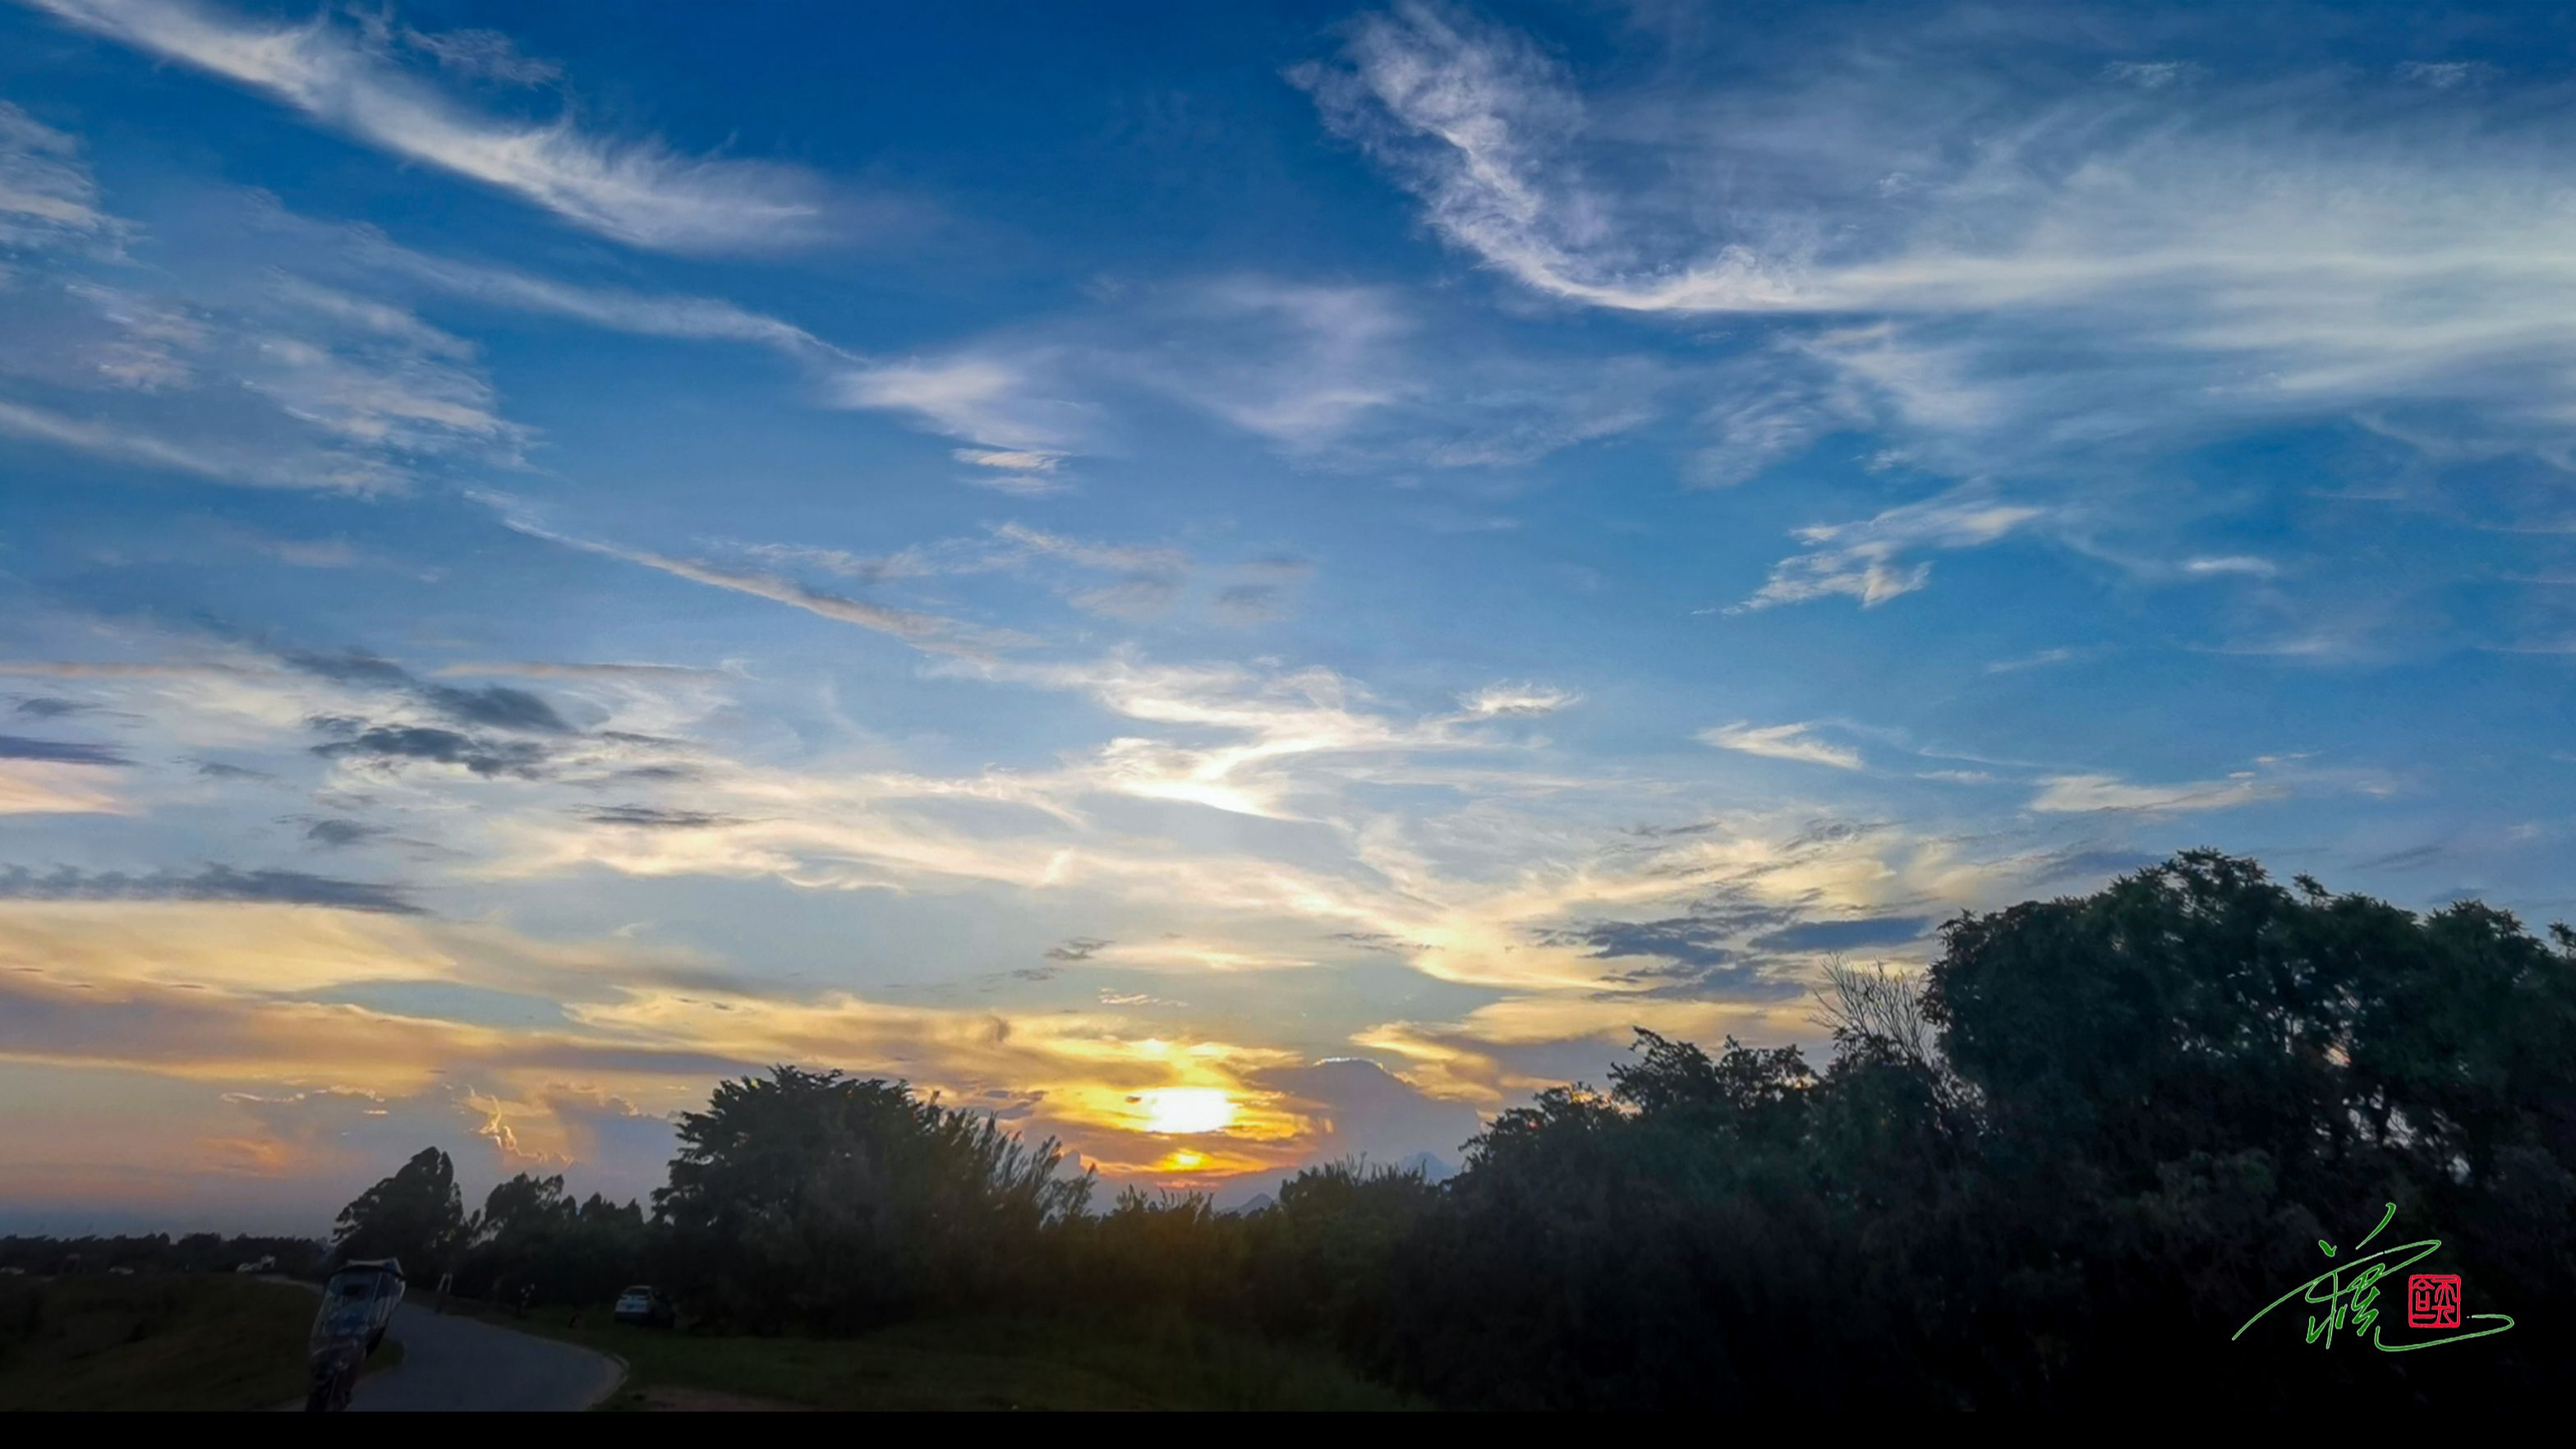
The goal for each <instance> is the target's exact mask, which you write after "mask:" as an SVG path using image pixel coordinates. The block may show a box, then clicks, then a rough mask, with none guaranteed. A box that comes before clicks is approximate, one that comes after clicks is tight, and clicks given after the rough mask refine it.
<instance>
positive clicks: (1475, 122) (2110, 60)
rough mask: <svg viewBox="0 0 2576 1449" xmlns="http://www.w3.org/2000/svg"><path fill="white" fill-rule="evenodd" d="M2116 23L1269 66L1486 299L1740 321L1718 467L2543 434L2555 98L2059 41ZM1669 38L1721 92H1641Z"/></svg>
mask: <svg viewBox="0 0 2576 1449" xmlns="http://www.w3.org/2000/svg"><path fill="white" fill-rule="evenodd" d="M1863 26H1866V27H1867V28H1866V29H1863V28H1862V27H1863ZM2132 28H2133V27H2127V26H2124V25H2123V24H2122V23H2120V22H2117V21H2106V22H2105V23H2104V24H2103V25H2102V26H2100V27H2099V29H2098V32H2097V35H2098V37H2099V38H2091V37H2088V38H2087V39H2085V40H2080V41H2078V42H2076V43H2074V44H2072V45H2071V46H2069V47H2067V48H2065V49H2063V50H2061V51H2059V52H2057V53H2054V54H2048V55H2041V56H2037V57H2032V56H2028V55H2016V56H2015V57H2014V58H2011V59H2005V58H2003V56H2002V52H2001V51H2000V50H1999V49H1998V48H1997V47H1994V46H1993V45H1992V44H1991V43H1990V38H1989V37H1988V35H1987V33H1986V32H1983V31H1981V30H1979V29H1978V28H1976V27H1959V26H1955V25H1949V24H1945V23H1942V22H1939V21H1925V22H1922V23H1918V24H1915V25H1911V26H1904V25H1899V26H1887V25H1883V24H1879V23H1877V22H1861V21H1855V22H1852V23H1851V25H1850V26H1849V27H1848V28H1847V29H1846V30H1845V31H1843V32H1842V33H1840V34H1835V33H1830V32H1828V33H1824V34H1815V33H1808V34H1805V35H1804V36H1803V37H1802V39H1803V40H1804V42H1805V43H1804V44H1802V45H1801V46H1800V48H1799V49H1798V51H1797V52H1796V53H1794V54H1785V55H1784V54H1779V53H1777V52H1776V51H1766V50H1765V49H1764V46H1765V44H1766V39H1767V38H1766V37H1764V36H1762V35H1759V34H1758V33H1745V32H1744V31H1738V30H1736V29H1732V28H1730V27H1726V26H1715V27H1711V28H1710V31H1709V41H1708V45H1709V47H1710V50H1711V51H1712V52H1714V51H1715V50H1717V49H1718V48H1719V47H1724V48H1725V50H1726V51H1727V53H1725V54H1723V55H1720V54H1715V53H1710V54H1706V55H1701V54H1696V53H1688V52H1685V53H1683V54H1678V55H1675V56H1672V57H1670V58H1668V60H1667V63H1666V64H1667V68H1666V70H1664V71H1661V72H1657V73H1656V75H1655V77H1654V79H1653V80H1652V81H1651V82H1643V81H1639V82H1627V81H1625V80H1624V78H1623V77H1622V73H1621V72H1620V71H1619V70H1618V69H1617V68H1616V67H1615V63H1613V62H1607V61H1589V60H1587V62H1586V63H1585V64H1583V65H1582V66H1580V67H1578V66H1577V65H1576V64H1573V63H1570V62H1569V61H1567V60H1565V59H1563V58H1562V52H1560V51H1558V50H1555V49H1552V48H1549V47H1546V46H1543V45H1541V44H1540V43H1538V42H1537V41H1534V40H1533V39H1531V38H1530V37H1528V36H1526V35H1523V34H1521V33H1519V32H1517V31H1514V30H1512V29H1509V28H1507V27H1504V26H1501V25H1498V24H1494V23H1490V22H1488V21H1485V20H1483V19H1480V18H1478V17H1476V16H1473V15H1471V14H1468V13H1466V12H1464V11H1462V10H1459V9H1456V8H1452V7H1448V6H1443V5H1435V4H1404V5H1400V6H1398V7H1396V8H1395V9H1394V10H1393V11H1392V12H1391V13H1384V14H1370V15H1364V16H1362V17H1360V18H1359V19H1357V20H1355V21H1354V22H1352V23H1351V24H1350V25H1348V26H1347V27H1345V29H1344V31H1343V43H1342V45H1341V48H1340V52H1339V54H1338V55H1337V56H1335V57H1334V58H1332V59H1330V60H1326V61H1317V62H1310V63H1307V64H1303V65H1299V66H1297V67H1294V68H1292V69H1291V70H1290V71H1289V73H1288V74H1289V78H1290V79H1291V80H1292V81H1293V82H1294V83H1295V84H1297V85H1299V86H1301V87H1302V88H1304V89H1305V90H1306V91H1307V92H1308V93H1309V94H1310V95H1311V96H1312V97H1313V98H1314V102H1315V105H1316V108H1317V111H1318V114H1319V116H1320V117H1321V119H1322V120H1323V122H1324V124H1325V125H1326V127H1327V128H1328V129H1330V130H1331V131H1332V132H1334V133H1335V134H1336V135H1338V136H1340V137H1342V138H1344V139H1345V140H1347V141H1349V142H1350V143H1352V144H1353V145H1355V146H1356V147H1358V148H1359V149H1360V150H1361V151H1362V152H1363V153H1364V154H1365V155H1367V156H1368V157H1369V158H1371V159H1372V160H1373V161H1374V162H1375V163H1376V164H1378V165H1379V166H1381V167H1382V168H1383V169H1384V170H1385V171H1386V173H1387V174H1388V175H1389V176H1390V177H1391V178H1392V179H1393V180H1394V181H1395V182H1396V183H1397V184H1399V185H1401V186H1402V187H1404V188H1405V189H1406V190H1407V191H1408V192H1410V193H1411V194H1412V195H1413V196H1414V197H1415V198H1416V199H1417V201H1418V202H1419V204H1420V206H1421V209H1422V213H1423V216H1424V218H1425V220H1426V221H1427V222H1428V224H1429V225H1430V227H1431V229H1432V230H1433V231H1434V232H1435V233H1436V234H1437V235H1438V236H1439V237H1441V238H1442V239H1443V240H1444V241H1445V242H1446V243H1448V244H1449V245H1451V246H1453V247H1455V248H1457V249H1458V250H1459V251H1461V252H1462V253H1464V254H1466V255H1468V256H1470V257H1472V258H1474V259H1475V260H1476V261H1478V262H1480V263H1481V264H1483V265H1484V266H1486V267H1488V268H1490V269H1491V270H1492V271H1493V272H1494V273H1496V274H1497V275H1499V276H1501V277H1504V278H1507V279H1508V280H1509V281H1510V282H1511V283H1513V284H1514V285H1516V286H1518V287H1521V288H1525V289H1527V290H1528V291H1530V292H1532V293H1534V294H1537V295H1539V296H1542V297H1546V298H1549V299H1553V300H1556V301H1559V302H1563V303H1566V304H1571V305H1576V306H1582V307H1591V308H1599V309H1605V310H1609V311H1614V312H1620V313H1626V314H1631V315H1636V316H1640V317H1665V318H1675V319H1683V318H1691V319H1705V318H1740V319H1744V320H1745V321H1746V322H1747V323H1748V324H1750V325H1752V326H1754V327H1756V328H1758V329H1759V331H1758V332H1757V333H1756V339H1757V340H1756V341H1754V342H1753V343H1751V344H1749V345H1750V346H1752V347H1753V348H1755V349H1757V350H1767V353H1768V355H1769V357H1770V359H1771V360H1772V361H1773V363H1774V364H1775V365H1774V366H1771V367H1769V368H1766V369H1763V370H1762V371H1759V372H1747V373H1744V374H1742V375H1740V376H1738V377H1735V378H1732V379H1730V383H1729V385H1730V390H1731V395H1730V396H1729V397H1728V398H1727V399H1725V400H1724V401H1722V402H1721V403H1720V404H1719V405H1718V406H1717V408H1716V409H1715V411H1716V412H1717V414H1718V415H1720V416H1722V417H1725V418H1728V419H1735V418H1744V419H1748V420H1749V423H1748V424H1747V425H1745V427H1744V428H1743V429H1739V428H1738V427H1737V426H1736V425H1734V424H1732V423H1730V424H1729V425H1727V427H1726V428H1725V429H1724V431H1727V432H1730V433H1733V432H1737V431H1747V432H1749V434H1750V435H1751V436H1752V437H1753V438H1755V439H1757V440H1758V439H1766V438H1767V439H1769V440H1770V441H1767V442H1764V441H1755V442H1751V443H1747V444H1743V445H1741V450H1742V451H1744V452H1745V453H1746V454H1747V456H1748V457H1750V459H1751V460H1752V461H1751V463H1750V464H1749V465H1747V467H1746V468H1745V469H1744V470H1743V471H1750V470H1752V469H1758V468H1759V467H1760V466H1763V465H1765V464H1767V463H1768V462H1772V461H1777V460H1778V459H1780V458H1783V457H1786V456H1788V455H1790V454H1791V453H1792V452H1794V451H1796V450H1797V449H1798V448H1800V447H1802V446H1803V445H1804V444H1805V443H1806V442H1807V441H1810V440H1812V439H1813V438H1815V437H1817V436H1820V435H1821V434H1822V433H1823V432H1824V431H1827V430H1829V429H1830V427H1831V426H1833V425H1836V424H1840V425H1844V426H1855V427H1857V426H1875V427H1877V428H1880V429H1882V430H1884V431H1886V432H1889V433H1891V434H1893V435H1895V436H1896V437H1897V438H1898V439H1900V440H1901V443H1902V451H1903V452H1905V453H1907V454H1908V455H1910V456H1912V457H1914V458H1915V459H1916V460H1917V461H1918V462H1919V463H1921V464H1922V465H1923V466H1929V467H1934V468H1937V469H1940V470H1942V471H1946V472H1949V473H1952V474H1954V475H1958V476H2007V475H2009V476H2015V477H2021V478H2031V479H2036V480H2039V481H2042V482H2045V483H2048V484H2050V485H2052V486H2059V487H2063V486H2067V484H2068V482H2069V481H2070V480H2068V479H2067V478H2066V477H2065V474H2066V473H2067V472H2069V471H2074V472H2078V473H2079V474H2082V475H2094V476H2098V475H2099V474H2101V473H2103V472H2104V471H2107V470H2108V469H2110V468H2115V467H2118V466H2121V465H2124V464H2128V463H2131V462H2134V461H2135V460H2136V459H2137V458H2138V457H2139V456H2140V454H2141V450H2142V449H2145V448H2148V447H2153V446H2158V445H2162V446H2171V445H2174V444H2176V443H2179V442H2187V441H2189V440H2192V439H2195V438H2199V437H2206V436H2209V435H2211V434H2216V433H2224V432H2227V431H2230V430H2237V429H2243V428H2246V427H2250V426H2254V425H2259V424H2262V423H2266V422H2275V421H2284V420H2287V421H2298V420H2308V419H2320V418H2347V419H2349V418H2355V417H2366V416H2369V415H2373V414H2381V413H2393V414H2401V415H2403V416H2405V417H2407V418H2410V419H2414V420H2417V421H2418V422H2421V423H2424V424H2426V425H2427V426H2425V428H2424V429H2423V432H2425V433H2426V434H2439V433H2450V434H2454V435H2457V434H2460V433H2462V432H2466V433H2467V434H2469V435H2472V436H2475V437H2476V438H2478V439H2479V440H2480V442H2482V443H2484V444H2486V445H2489V446H2502V447H2509V448H2519V449H2527V450H2531V451H2535V452H2537V453H2539V454H2540V455H2542V456H2543V457H2546V458H2552V459H2562V460H2563V459H2565V458H2566V457H2568V456H2569V450H2570V448H2571V446H2576V420H2571V419H2570V418H2569V416H2568V414H2567V412H2566V410H2565V408H2564V406H2563V397H2564V393H2565V383H2566V379H2567V378H2569V377H2570V376H2571V375H2576V326H2571V325H2570V321H2571V319H2576V268H2571V267H2569V266H2567V265H2565V264H2563V260H2562V258H2563V253H2562V252H2561V250H2560V249H2558V248H2556V247H2554V246H2553V245H2552V243H2551V240H2550V239H2551V238H2554V237H2556V236H2560V235H2563V234H2564V233H2565V231H2566V229H2567V226H2568V224H2569V222H2570V220H2571V214H2572V213H2576V203H2571V202H2570V200H2569V199H2568V198H2567V196H2566V195H2565V193H2564V191H2563V189H2562V188H2560V187H2558V186H2556V185H2555V184H2554V182H2553V178H2554V176H2555V175H2556V173H2557V171H2558V169H2559V163H2558V159H2557V158H2558V157H2559V156H2561V155H2562V154H2563V152H2564V150H2565V145H2566V140H2567V137H2568V135H2569V133H2570V129H2571V123H2576V118H2571V115H2570V113H2569V109H2568V105H2567V101H2566V97H2565V96H2564V95H2562V94H2560V93H2557V92H2554V91H2549V90H2546V89H2543V88H2537V87H2534V88H2525V89H2524V90H2522V91H2520V92H2517V93H2515V94H2514V95H2512V96H2511V97H2510V98H2509V99H2506V98H2501V97H2500V92H2501V91H2502V89H2503V88H2502V87H2501V86H2499V85H2479V84H2472V83H2471V82H2473V81H2482V80H2487V79H2490V78H2491V77H2490V75H2489V74H2488V73H2487V72H2485V71H2484V70H2483V69H2482V68H2480V67H2476V66H2473V65H2468V64H2465V63H2459V64H2455V63H2450V62H2409V63H2407V64H2405V65H2403V66H2400V67H2399V68H2398V75H2399V79H2400V80H2402V81H2404V82H2406V83H2407V85H2406V86H2405V88H2404V89H2400V90H2392V89H2391V88H2390V87H2389V86H2388V85H2386V84H2385V83H2384V82H2383V81H2382V80H2381V79H2380V78H2378V77H2374V76H2370V75H2366V74H2363V73H2361V72H2357V71H2346V72H2322V71H2321V72H2318V73H2313V74H2307V75H2281V74H2272V75H2258V74H2251V73H2248V72H2246V71H2245V70H2244V68H2243V67H2241V66H2234V65H2231V66H2230V67H2228V69H2227V74H2226V75H2225V76H2224V77H2223V78H2222V77H2220V76H2218V75H2215V74H2212V73H2211V72H2209V71H2208V70H2207V69H2206V68H2204V67H2202V66H2200V65H2198V64H2197V63H2196V62H2193V61H2190V60H2188V59H2183V58H2179V57H2173V58H2167V57H2159V58H2157V59H2154V60H2138V59H2135V58H2124V57H2120V56H2117V55H2116V54H2115V55H2112V56H2107V57H2101V58H2099V59H2088V57H2087V56H2086V54H2085V52H2086V49H2087V48H2088V46H2099V45H2101V44H2104V43H2108V44H2117V43H2118V42H2119V39H2120V37H2121V36H2122V34H2123V32H2124V31H2125V30H2128V29H2132ZM1746 29H1747V30H1749V29H1750V27H1747V28H1746ZM2161 38H2162V39H2164V40H2167V41H2170V42H2173V43H2175V44H2192V43H2205V44H2206V45H2208V46H2209V48H2210V50H2211V52H2212V53H2217V52H2218V51H2219V50H2221V49H2223V48H2225V47H2226V46H2228V45H2229V44H2230V40H2231V38H2230V36H2229V35H2228V34H2226V33H2225V32H2224V31H2223V30H2222V29H2220V28H2218V27H2216V26H2215V25H2213V26H2210V27H2207V28H2201V27H2190V26H2187V27H2184V28H2183V29H2182V30H2179V31H2176V30H2172V29H2171V28H2167V29H2166V30H2165V31H2164V32H2161ZM1686 44H1687V42H1686ZM1585 53H1587V54H1589V51H1586V52H1585ZM2094 54H2095V55H2096V56H2098V55H2099V51H2098V49H2097V50H2095V51H2094ZM1700 60H1705V61H1706V64H1705V66H1703V67H1702V68H1703V69H1706V70H1708V71H1711V72H1719V71H1723V72H1724V73H1725V74H1726V75H1727V80H1726V81H1725V83H1724V84H1722V85H1720V84H1716V83H1711V84H1708V85H1705V86H1693V85H1690V84H1688V83H1684V84H1679V85H1676V84H1674V83H1672V82H1671V80H1670V76H1671V75H1672V74H1684V75H1686V74H1688V73H1690V69H1691V65H1692V62H1694V61H1700ZM2106 82H2107V83H2106ZM1734 476H1742V472H1741V471H1739V472H1737V473H1735V475H1734ZM1715 481H1726V480H1725V479H1724V478H1720V479H1717V480H1715ZM1899 577H1900V578H1901V576H1899ZM1850 591H1855V592H1857V590H1850ZM1882 596H1883V595H1882Z"/></svg>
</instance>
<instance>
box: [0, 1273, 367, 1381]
mask: <svg viewBox="0 0 2576 1449" xmlns="http://www.w3.org/2000/svg"><path fill="white" fill-rule="evenodd" d="M313 1308H314V1299H313V1295H312V1293H310V1292H309V1291H307V1290H305V1289H303V1288H299V1287H296V1286H294V1285H293V1284H289V1283H270V1282H262V1281H259V1280H257V1279H250V1278H237V1277H234V1276H233V1275H231V1274H164V1275H157V1276H149V1277H146V1276H140V1275H138V1276H135V1277H130V1278H128V1277H109V1276H105V1275H97V1276H88V1275H84V1276H80V1277H70V1278H50V1279H47V1278H6V1279H0V1410H20V1409H199V1410H203V1409H265V1408H271V1407H274V1406H276V1405H278V1404H282V1403H284V1402H286V1401H287V1400H290V1399H300V1398H302V1397H303V1394H304V1344H305V1334H306V1332H307V1331H308V1330H309V1329H310V1328H311V1327H312V1324H313ZM381 1361H382V1356H381V1355H380V1356H379V1362H381Z"/></svg>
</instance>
